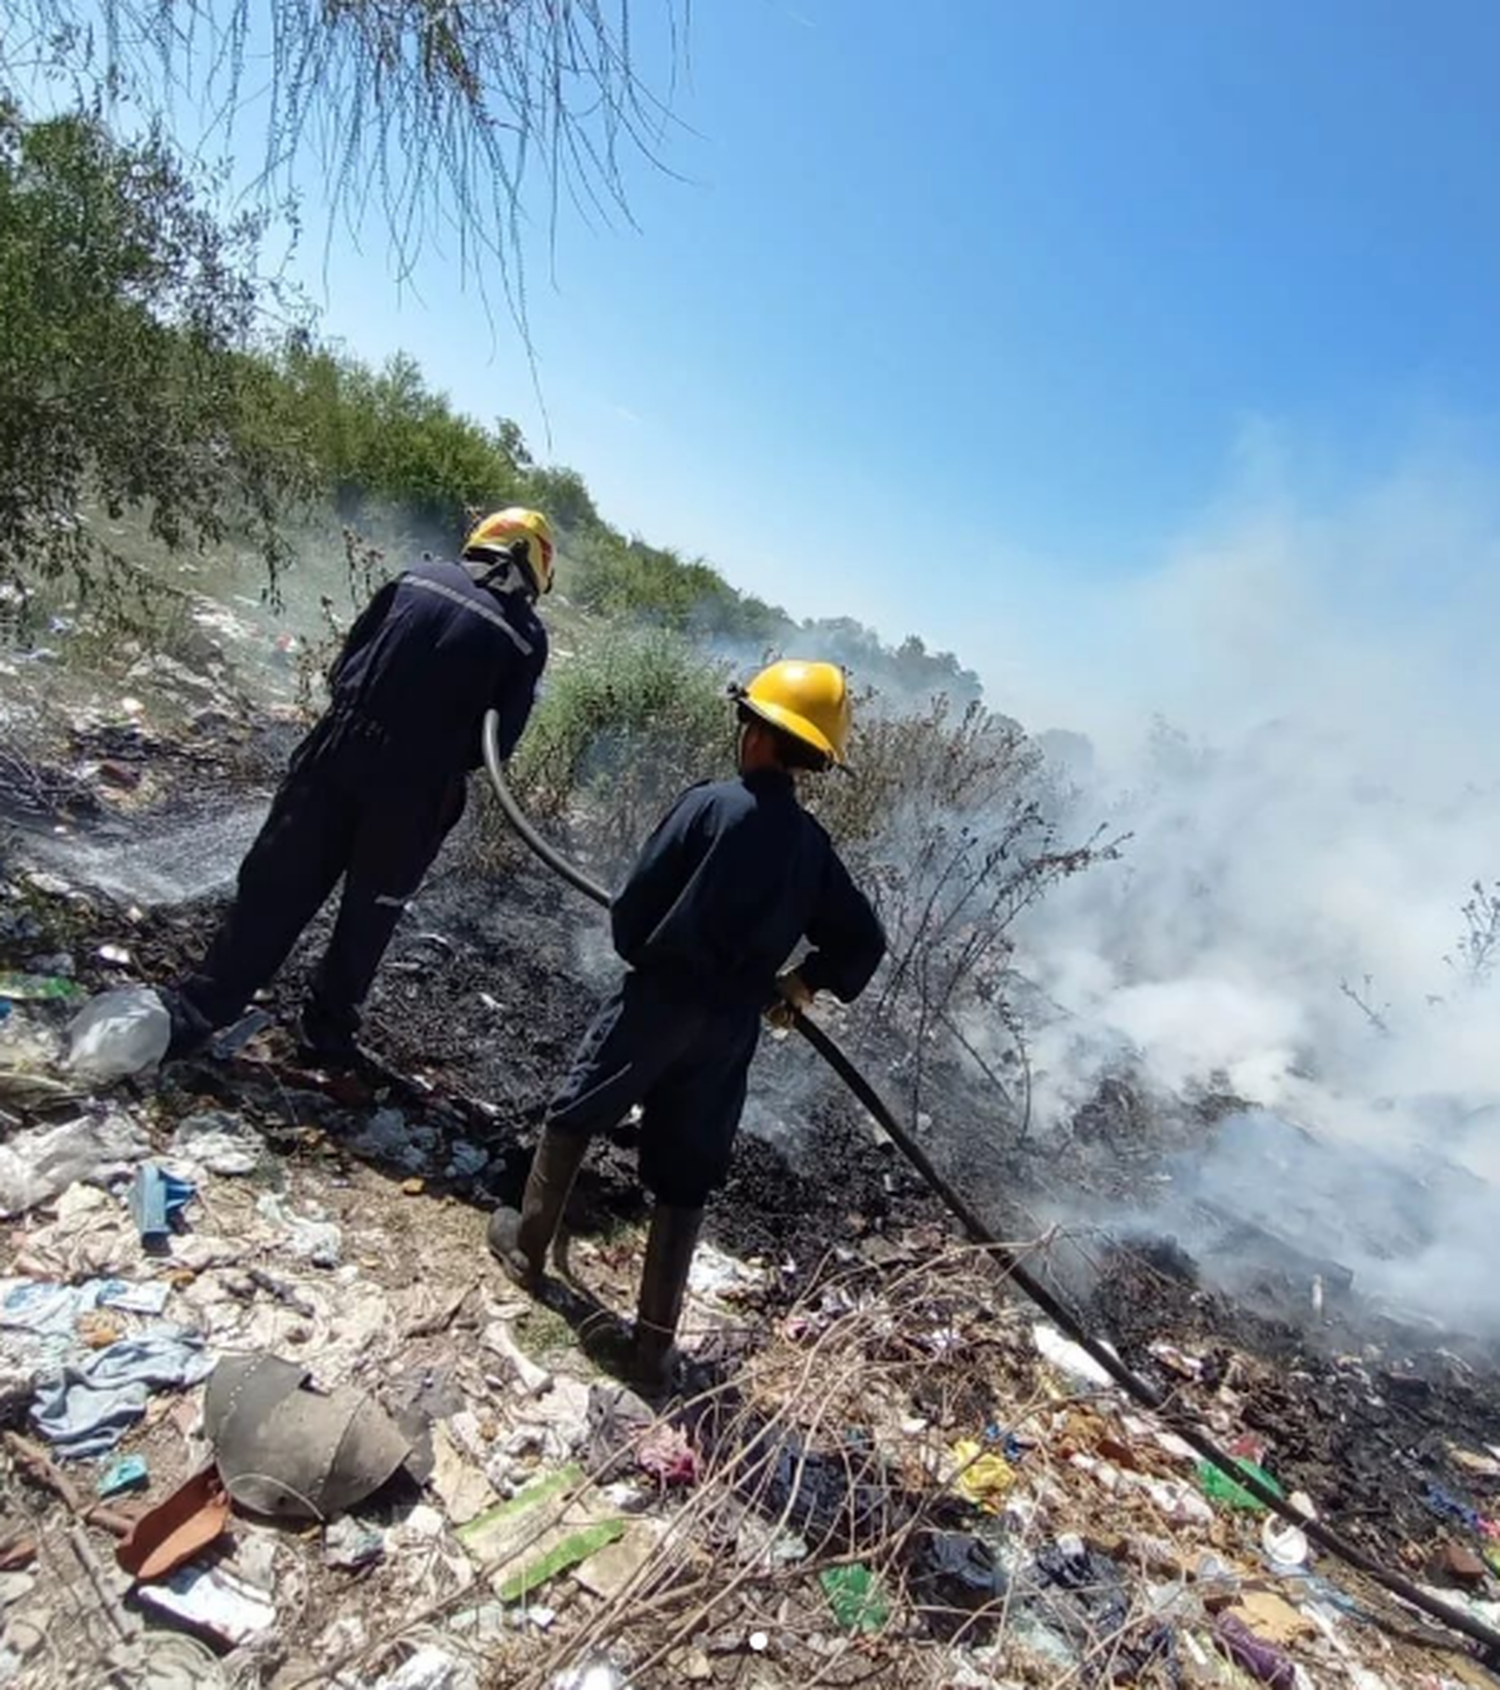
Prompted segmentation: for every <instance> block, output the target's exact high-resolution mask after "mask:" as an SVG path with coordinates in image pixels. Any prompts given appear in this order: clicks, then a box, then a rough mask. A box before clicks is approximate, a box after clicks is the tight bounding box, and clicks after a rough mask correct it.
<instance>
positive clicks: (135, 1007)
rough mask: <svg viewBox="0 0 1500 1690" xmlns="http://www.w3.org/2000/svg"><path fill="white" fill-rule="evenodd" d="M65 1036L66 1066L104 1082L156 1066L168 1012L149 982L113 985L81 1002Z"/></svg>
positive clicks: (168, 1027) (167, 1033) (168, 1026)
mask: <svg viewBox="0 0 1500 1690" xmlns="http://www.w3.org/2000/svg"><path fill="white" fill-rule="evenodd" d="M68 1038H69V1041H70V1045H69V1051H68V1067H69V1068H70V1069H71V1070H72V1071H73V1072H74V1073H75V1074H78V1075H81V1076H82V1077H83V1078H84V1079H87V1080H90V1081H93V1082H95V1083H97V1084H101V1085H102V1084H107V1083H108V1082H109V1081H111V1080H123V1079H127V1078H129V1077H130V1076H131V1075H133V1074H141V1073H144V1072H145V1071H146V1069H148V1068H154V1067H156V1065H157V1064H158V1063H159V1062H160V1061H161V1059H162V1058H163V1057H164V1056H165V1055H166V1054H167V1046H168V1045H169V1044H170V1043H171V1040H172V1017H171V1014H170V1013H169V1011H168V1009H167V1006H166V1004H164V1003H163V1002H162V1000H161V997H160V995H159V994H158V993H156V992H155V991H153V990H152V989H151V988H150V987H149V986H118V987H116V988H114V989H113V990H112V991H108V992H101V993H100V994H99V996H98V997H96V998H92V999H90V1001H89V1002H88V1003H87V1004H85V1005H84V1007H83V1009H82V1010H80V1011H79V1013H78V1014H77V1015H76V1016H75V1017H74V1018H73V1020H72V1021H71V1022H70V1023H69V1026H68Z"/></svg>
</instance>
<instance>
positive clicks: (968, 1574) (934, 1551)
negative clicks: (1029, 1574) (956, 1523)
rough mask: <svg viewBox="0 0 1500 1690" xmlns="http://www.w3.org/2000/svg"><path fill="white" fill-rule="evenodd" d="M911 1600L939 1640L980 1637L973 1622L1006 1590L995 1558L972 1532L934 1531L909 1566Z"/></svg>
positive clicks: (920, 1542) (925, 1536)
mask: <svg viewBox="0 0 1500 1690" xmlns="http://www.w3.org/2000/svg"><path fill="white" fill-rule="evenodd" d="M911 1588H912V1594H913V1595H914V1596H915V1597H916V1598H917V1600H918V1602H919V1603H920V1604H921V1606H922V1608H923V1610H924V1614H923V1618H924V1619H925V1620H926V1622H927V1625H928V1628H929V1629H930V1630H931V1631H933V1632H934V1633H935V1634H936V1635H937V1636H939V1637H948V1636H952V1635H953V1634H954V1633H955V1632H957V1631H959V1630H966V1631H970V1632H974V1634H975V1635H976V1636H977V1635H980V1634H981V1633H982V1631H984V1630H987V1629H988V1628H980V1629H979V1630H977V1631H976V1628H975V1624H974V1620H973V1616H974V1615H975V1614H977V1613H979V1612H980V1611H981V1610H983V1609H985V1608H988V1607H989V1606H990V1605H991V1604H992V1603H996V1602H998V1601H999V1600H1000V1598H1001V1597H1003V1596H1004V1595H1005V1593H1006V1590H1007V1588H1008V1581H1007V1579H1006V1576H1005V1573H1004V1571H1003V1570H1002V1569H1001V1568H1000V1567H999V1566H998V1565H997V1564H996V1561H995V1552H994V1550H993V1549H992V1548H991V1547H990V1545H989V1544H987V1543H986V1542H985V1541H984V1540H983V1539H982V1538H978V1537H975V1536H974V1535H973V1534H972V1533H970V1532H956V1531H931V1532H927V1533H924V1534H923V1535H922V1536H921V1537H920V1538H919V1539H918V1542H917V1551H916V1554H915V1556H914V1557H913V1560H912V1566H911Z"/></svg>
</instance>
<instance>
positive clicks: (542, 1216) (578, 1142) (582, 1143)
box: [489, 1127, 589, 1291]
mask: <svg viewBox="0 0 1500 1690" xmlns="http://www.w3.org/2000/svg"><path fill="white" fill-rule="evenodd" d="M588 1147H589V1140H588V1134H587V1133H560V1132H558V1131H557V1129H556V1128H555V1127H547V1128H544V1129H543V1132H542V1136H541V1139H540V1141H539V1142H538V1144H537V1147H536V1154H535V1155H534V1156H533V1157H532V1158H531V1172H530V1173H529V1174H528V1175H527V1176H526V1191H525V1194H524V1195H523V1196H522V1198H521V1207H520V1209H519V1211H517V1210H515V1209H496V1211H495V1212H494V1214H493V1215H491V1216H490V1227H489V1245H490V1249H491V1251H492V1252H493V1253H494V1255H495V1256H496V1258H497V1259H498V1260H499V1262H500V1265H501V1267H503V1268H504V1269H505V1271H506V1272H507V1273H508V1274H509V1275H510V1277H511V1278H512V1279H513V1280H515V1282H516V1284H517V1285H520V1286H522V1287H523V1288H524V1289H525V1290H528V1291H531V1290H534V1289H535V1288H536V1285H537V1282H538V1281H539V1280H540V1279H541V1277H542V1270H543V1269H544V1268H545V1267H546V1265H547V1251H548V1249H549V1248H550V1246H551V1244H552V1240H553V1238H554V1237H555V1236H556V1233H557V1228H558V1223H559V1222H560V1221H561V1220H562V1212H563V1205H564V1204H565V1203H566V1202H567V1201H568V1193H569V1192H570V1191H571V1190H572V1189H573V1181H574V1179H575V1177H576V1176H577V1173H578V1169H579V1166H580V1164H581V1163H582V1161H583V1157H584V1152H585V1151H586V1150H587V1149H588Z"/></svg>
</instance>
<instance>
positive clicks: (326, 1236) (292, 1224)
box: [255, 1191, 344, 1268]
mask: <svg viewBox="0 0 1500 1690" xmlns="http://www.w3.org/2000/svg"><path fill="white" fill-rule="evenodd" d="M255 1208H256V1213H257V1214H259V1215H260V1216H261V1217H262V1218H263V1219H264V1220H268V1221H270V1222H271V1224H272V1225H273V1226H276V1227H279V1228H280V1229H281V1231H282V1234H283V1236H284V1238H285V1241H286V1245H287V1248H288V1249H289V1250H290V1251H291V1252H292V1254H293V1255H294V1256H300V1257H301V1258H302V1259H303V1260H305V1261H309V1262H311V1263H312V1264H313V1266H314V1267H326V1268H333V1267H337V1266H338V1265H339V1259H340V1257H341V1256H342V1255H343V1250H344V1235H343V1233H342V1232H341V1231H340V1229H339V1226H338V1223H337V1222H336V1221H328V1220H324V1219H323V1217H322V1212H321V1210H317V1211H312V1212H310V1213H308V1214H306V1215H298V1214H294V1213H293V1212H292V1211H291V1210H290V1209H288V1208H287V1206H286V1205H285V1204H284V1203H283V1202H282V1200H281V1199H280V1198H279V1197H278V1196H277V1195H276V1194H275V1193H274V1192H271V1191H268V1192H266V1193H265V1194H264V1195H263V1196H262V1197H261V1198H260V1200H259V1201H258V1202H257V1203H256V1205H255Z"/></svg>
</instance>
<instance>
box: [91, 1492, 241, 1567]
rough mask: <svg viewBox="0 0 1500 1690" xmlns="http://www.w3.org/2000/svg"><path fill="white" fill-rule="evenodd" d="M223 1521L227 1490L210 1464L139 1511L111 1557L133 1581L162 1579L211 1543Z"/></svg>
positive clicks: (226, 1512)
mask: <svg viewBox="0 0 1500 1690" xmlns="http://www.w3.org/2000/svg"><path fill="white" fill-rule="evenodd" d="M228 1524H229V1496H228V1493H227V1492H226V1491H225V1489H224V1487H223V1485H222V1484H221V1483H220V1481H219V1475H218V1474H217V1473H216V1472H215V1471H214V1470H213V1468H211V1467H209V1468H205V1469H204V1470H203V1471H202V1472H199V1473H195V1474H194V1475H193V1476H192V1478H190V1479H189V1480H188V1481H187V1482H186V1483H185V1484H182V1485H179V1486H178V1487H177V1489H176V1490H175V1491H173V1493H172V1494H171V1495H170V1496H169V1497H168V1498H167V1499H166V1500H165V1501H164V1502H160V1503H158V1504H157V1505H156V1507H155V1508H153V1509H151V1510H150V1511H149V1512H148V1513H145V1514H142V1515H141V1517H140V1519H138V1520H137V1521H136V1522H135V1524H134V1526H133V1527H132V1528H131V1530H130V1533H129V1535H128V1536H127V1537H126V1538H125V1539H124V1540H123V1542H121V1544H120V1545H119V1547H118V1548H117V1549H116V1551H115V1559H116V1560H117V1561H118V1562H119V1564H120V1566H121V1567H122V1568H123V1569H124V1570H125V1571H126V1572H127V1573H130V1574H132V1575H133V1576H134V1577H136V1578H138V1579H144V1580H148V1581H149V1580H152V1579H160V1578H165V1577H166V1576H167V1574H168V1573H170V1572H172V1571H173V1570H174V1569H175V1568H177V1567H180V1566H182V1565H183V1564H184V1563H185V1562H187V1561H191V1560H192V1559H193V1557H194V1556H196V1555H198V1554H200V1553H201V1552H202V1551H203V1550H204V1549H206V1548H207V1547H208V1546H209V1545H210V1544H211V1543H214V1542H216V1541H217V1540H218V1538H219V1537H221V1536H222V1535H223V1533H224V1530H225V1528H226V1527H227V1526H228Z"/></svg>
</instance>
